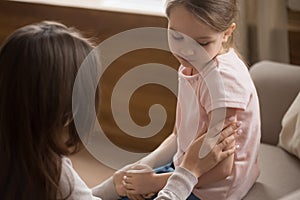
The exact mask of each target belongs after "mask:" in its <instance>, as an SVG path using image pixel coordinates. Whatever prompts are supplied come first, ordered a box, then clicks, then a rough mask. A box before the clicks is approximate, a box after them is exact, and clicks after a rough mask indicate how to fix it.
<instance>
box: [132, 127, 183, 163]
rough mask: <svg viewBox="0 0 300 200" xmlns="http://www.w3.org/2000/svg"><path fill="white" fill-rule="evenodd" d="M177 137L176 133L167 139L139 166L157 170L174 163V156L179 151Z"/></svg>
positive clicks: (143, 159) (141, 161)
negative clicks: (142, 165) (143, 165)
mask: <svg viewBox="0 0 300 200" xmlns="http://www.w3.org/2000/svg"><path fill="white" fill-rule="evenodd" d="M176 138H177V136H176V134H175V131H174V132H173V133H172V134H171V135H170V136H169V137H167V138H166V139H165V140H164V141H163V142H162V143H161V144H160V146H159V147H158V148H156V149H155V150H154V151H153V152H151V153H150V154H149V155H147V156H146V157H144V158H142V159H141V160H140V161H138V162H137V163H138V164H145V165H148V166H150V167H152V168H157V167H160V166H163V165H166V164H168V163H169V162H171V161H172V159H173V156H174V154H175V153H176V151H177V141H176V140H177V139H176Z"/></svg>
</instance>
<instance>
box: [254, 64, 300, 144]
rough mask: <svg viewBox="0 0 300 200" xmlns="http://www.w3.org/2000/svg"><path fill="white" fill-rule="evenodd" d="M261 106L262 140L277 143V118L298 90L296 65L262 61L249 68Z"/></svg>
mask: <svg viewBox="0 0 300 200" xmlns="http://www.w3.org/2000/svg"><path fill="white" fill-rule="evenodd" d="M250 74H251V77H252V79H253V81H254V84H255V86H256V90H257V92H258V97H259V101H260V109H261V111H260V112H261V121H262V127H261V130H262V140H261V141H262V142H264V143H268V144H273V145H277V143H278V140H279V133H280V131H281V120H282V118H283V116H284V114H285V112H286V111H287V109H288V108H289V106H290V105H291V103H292V102H293V100H294V99H295V98H296V96H297V94H298V93H299V92H300V66H294V65H288V64H282V63H275V62H270V61H262V62H259V63H257V64H255V65H253V66H252V67H251V68H250Z"/></svg>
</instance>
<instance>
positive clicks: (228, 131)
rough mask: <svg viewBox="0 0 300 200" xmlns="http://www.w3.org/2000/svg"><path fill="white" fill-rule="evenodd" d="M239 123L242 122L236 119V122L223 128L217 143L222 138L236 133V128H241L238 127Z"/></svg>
mask: <svg viewBox="0 0 300 200" xmlns="http://www.w3.org/2000/svg"><path fill="white" fill-rule="evenodd" d="M241 124H242V122H240V121H238V122H236V123H233V124H231V125H230V126H228V127H226V128H225V129H223V130H222V132H221V133H220V136H219V138H218V142H219V143H220V142H222V141H223V140H224V139H226V138H227V137H229V136H230V135H232V134H234V133H236V132H237V131H238V130H241V129H239V127H240V126H241Z"/></svg>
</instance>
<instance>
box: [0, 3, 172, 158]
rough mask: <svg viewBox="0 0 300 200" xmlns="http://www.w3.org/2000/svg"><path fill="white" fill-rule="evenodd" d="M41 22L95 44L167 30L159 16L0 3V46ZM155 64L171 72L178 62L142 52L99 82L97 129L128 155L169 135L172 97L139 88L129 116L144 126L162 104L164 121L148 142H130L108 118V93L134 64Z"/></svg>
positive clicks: (122, 59)
mask: <svg viewBox="0 0 300 200" xmlns="http://www.w3.org/2000/svg"><path fill="white" fill-rule="evenodd" d="M42 20H54V21H59V22H62V23H64V24H66V25H67V26H74V27H76V28H77V29H79V30H81V31H82V32H83V34H84V35H85V36H86V37H93V38H94V39H95V41H96V43H99V42H101V41H103V40H104V39H106V38H108V37H110V36H112V35H114V34H117V33H120V32H122V31H126V30H129V29H132V28H138V27H167V20H166V18H164V17H161V16H150V15H140V14H129V13H120V12H109V11H101V10H91V9H83V8H71V7H61V6H51V5H39V4H30V3H20V2H11V1H1V2H0V27H1V29H0V43H2V42H3V41H4V39H5V38H6V37H7V36H8V35H9V34H10V33H11V32H13V31H14V30H15V29H17V28H19V27H21V26H24V25H26V24H30V23H36V22H40V21H42ZM155 62H157V63H163V64H165V65H168V66H170V67H172V68H174V69H177V67H178V62H177V61H176V59H175V58H174V57H173V56H172V55H171V54H170V53H168V52H163V51H158V50H153V49H152V50H151V49H145V50H139V51H136V52H133V53H130V54H127V55H124V56H121V57H120V58H119V59H117V60H116V62H114V63H113V64H112V65H111V66H110V67H109V70H107V71H106V72H105V74H104V76H103V78H102V79H101V85H102V92H103V95H102V96H103V97H102V98H103V99H102V104H101V110H102V112H101V115H100V117H99V121H100V123H101V126H103V127H104V129H105V133H106V134H107V136H108V137H110V138H111V140H112V141H113V142H114V143H115V144H117V145H119V146H121V147H122V148H125V149H129V150H131V151H137V152H145V151H146V152H147V151H151V150H153V149H154V148H155V147H156V146H158V145H159V143H160V142H161V141H162V140H163V139H164V138H165V137H167V136H168V135H169V133H170V132H171V131H172V129H173V124H174V117H175V106H176V97H175V96H174V95H172V94H171V93H170V92H169V91H168V90H167V89H166V88H162V87H158V86H157V85H152V86H151V85H148V86H145V87H143V88H141V89H140V90H139V92H137V94H136V95H134V97H133V98H132V101H131V105H130V112H131V114H132V117H133V119H134V120H135V121H136V122H137V123H138V124H142V125H146V124H147V122H148V121H147V120H149V119H148V109H149V106H150V105H152V104H154V103H158V104H163V105H164V106H165V108H166V111H167V113H168V119H167V122H166V124H165V126H164V128H163V129H162V130H161V132H159V133H158V134H157V135H156V136H155V137H152V138H150V139H139V138H133V137H129V136H127V135H126V134H125V133H123V132H122V131H121V130H120V129H119V128H118V126H117V125H116V123H115V122H114V120H113V118H112V114H111V109H110V102H109V101H108V100H109V97H110V96H111V93H112V89H113V83H114V82H115V81H116V77H120V73H126V71H128V70H130V69H132V68H133V67H134V66H136V65H138V64H144V63H155ZM174 84H176V81H175V82H174Z"/></svg>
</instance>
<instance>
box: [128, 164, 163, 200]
mask: <svg viewBox="0 0 300 200" xmlns="http://www.w3.org/2000/svg"><path fill="white" fill-rule="evenodd" d="M157 182H158V180H157V175H156V174H155V172H154V171H153V170H152V168H151V167H149V166H148V165H144V164H139V165H135V166H133V167H132V168H131V169H130V170H128V171H127V172H126V173H125V176H124V178H123V184H124V187H125V188H126V190H127V196H128V197H130V196H133V195H143V196H148V195H147V194H154V193H156V192H158V190H159V189H160V188H157V187H156V185H157V184H156V183H157ZM130 199H132V198H130Z"/></svg>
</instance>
